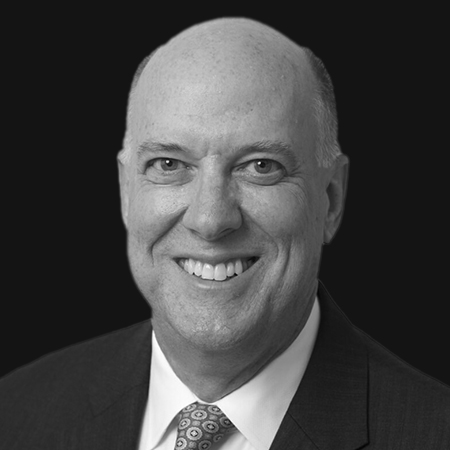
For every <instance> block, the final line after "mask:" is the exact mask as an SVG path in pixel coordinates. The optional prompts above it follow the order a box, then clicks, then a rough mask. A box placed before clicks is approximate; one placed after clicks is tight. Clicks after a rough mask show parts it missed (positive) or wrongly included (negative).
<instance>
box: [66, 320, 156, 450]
mask: <svg viewBox="0 0 450 450" xmlns="http://www.w3.org/2000/svg"><path fill="white" fill-rule="evenodd" d="M129 330H131V331H129ZM124 332H125V333H126V332H128V333H130V334H129V336H126V337H125V339H124V335H123V333H124ZM124 332H123V331H120V332H118V333H117V340H116V342H117V345H116V346H114V345H110V346H108V349H111V350H110V351H109V352H108V353H107V354H103V355H98V357H99V359H100V360H101V362H100V364H99V367H100V369H99V370H98V371H97V373H96V376H95V378H94V380H93V382H92V384H91V385H90V386H89V388H88V390H89V401H90V405H91V411H92V414H93V418H92V417H91V418H90V419H89V420H86V421H85V422H84V423H82V424H81V425H78V426H76V427H75V428H71V429H68V430H65V431H64V432H63V433H62V435H61V438H60V439H61V440H60V442H59V444H60V446H59V447H58V448H64V449H65V450H69V449H74V450H75V449H76V450H80V449H86V450H87V449H94V448H95V449H96V450H103V449H105V450H106V449H108V450H115V449H117V450H119V449H137V448H138V443H139V437H140V429H141V425H142V419H143V416H144V411H145V406H146V403H147V397H148V386H149V376H150V359H151V325H150V321H146V322H142V323H141V324H139V325H138V326H137V327H132V328H130V329H126V330H125V331H124Z"/></svg>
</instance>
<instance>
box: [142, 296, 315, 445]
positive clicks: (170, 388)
mask: <svg viewBox="0 0 450 450" xmlns="http://www.w3.org/2000/svg"><path fill="white" fill-rule="evenodd" d="M319 322H320V308H319V303H318V300H317V297H316V299H315V302H314V305H313V308H312V310H311V314H310V316H309V318H308V321H307V322H306V325H305V326H304V328H303V330H302V331H301V332H300V334H299V335H298V336H297V338H296V339H295V340H294V342H293V343H292V344H291V345H290V346H289V347H288V348H287V349H286V350H285V351H284V352H283V353H282V354H281V355H279V356H278V357H277V358H275V359H274V360H273V361H272V362H271V363H270V364H268V365H267V366H266V367H265V368H264V369H263V370H262V371H261V372H259V373H258V374H257V375H256V376H255V377H253V378H252V379H251V380H249V381H248V382H247V383H245V384H244V385H242V386H241V387H240V388H238V389H236V390H235V391H233V392H231V393H230V394H228V395H226V396H225V397H223V398H221V399H220V400H218V401H217V402H214V404H215V405H217V406H218V407H219V408H220V409H221V410H222V411H223V412H224V413H225V414H226V416H227V417H228V418H229V419H230V420H231V421H232V422H233V424H234V425H235V426H236V428H237V431H235V432H233V433H231V434H229V435H227V436H226V437H225V438H224V439H222V440H221V441H220V442H218V443H217V444H215V447H214V448H215V449H217V450H269V447H270V445H271V444H272V441H273V439H274V438H275V435H276V433H277V431H278V428H279V426H280V424H281V422H282V420H283V417H284V415H285V414H286V411H287V409H288V407H289V404H290V402H291V400H292V398H293V396H294V394H295V392H296V391H297V388H298V386H299V384H300V382H301V379H302V377H303V374H304V372H305V370H306V367H307V365H308V362H309V358H310V356H311V353H312V350H313V347H314V343H315V340H316V336H317V331H318V329H319ZM195 401H198V402H199V403H205V402H203V401H201V400H199V399H198V398H197V397H196V396H195V394H193V393H192V392H191V391H190V390H189V388H188V387H187V386H186V385H185V384H184V383H182V381H181V380H180V379H179V378H178V377H177V375H176V374H175V373H174V371H173V370H172V368H171V366H170V364H169V363H168V361H167V359H166V357H165V356H164V354H163V352H162V350H161V348H160V346H159V345H158V342H157V340H156V337H155V335H154V333H153V336H152V359H151V368H150V387H149V396H148V402H147V406H146V410H145V415H144V421H143V425H142V430H141V438H140V445H139V450H174V447H175V441H176V436H177V424H178V423H177V417H178V413H179V412H180V410H181V409H182V408H184V407H186V406H187V405H189V404H191V403H193V402H195Z"/></svg>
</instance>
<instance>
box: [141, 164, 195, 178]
mask: <svg viewBox="0 0 450 450" xmlns="http://www.w3.org/2000/svg"><path fill="white" fill-rule="evenodd" d="M190 169H191V167H190V166H188V165H187V164H185V163H184V162H182V161H180V160H179V159H174V158H155V159H152V160H150V161H148V162H147V163H146V164H145V169H144V174H145V176H146V178H147V179H148V180H149V181H151V182H152V183H156V184H180V183H185V182H187V181H188V180H189V178H190V177H191V175H192V174H191V172H192V171H191V170H190Z"/></svg>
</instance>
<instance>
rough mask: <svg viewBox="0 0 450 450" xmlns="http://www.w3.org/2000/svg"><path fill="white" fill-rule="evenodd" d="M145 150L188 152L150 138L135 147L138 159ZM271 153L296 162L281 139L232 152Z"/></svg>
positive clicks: (238, 148) (257, 143)
mask: <svg viewBox="0 0 450 450" xmlns="http://www.w3.org/2000/svg"><path fill="white" fill-rule="evenodd" d="M147 152H153V153H167V154H170V153H189V149H188V148H186V147H183V146H182V145H179V144H177V143H174V142H155V141H152V140H149V141H145V142H143V143H142V144H140V145H139V147H138V149H137V157H138V159H140V158H142V157H143V155H144V154H145V153H147ZM256 152H258V153H272V154H276V155H282V156H284V157H286V158H287V159H288V160H289V162H290V163H292V164H296V163H297V162H298V158H297V155H296V154H295V152H294V151H293V149H292V146H291V145H290V144H288V143H286V142H282V141H257V142H253V143H251V144H247V145H243V146H239V147H235V148H233V153H235V154H237V155H242V154H248V153H256Z"/></svg>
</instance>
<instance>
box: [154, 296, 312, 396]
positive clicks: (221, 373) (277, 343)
mask: <svg viewBox="0 0 450 450" xmlns="http://www.w3.org/2000/svg"><path fill="white" fill-rule="evenodd" d="M313 303H314V302H311V306H310V308H309V309H308V311H307V314H305V316H304V320H302V322H301V323H299V324H298V326H297V327H296V328H295V329H293V330H292V333H290V334H289V335H287V336H286V335H285V331H286V330H282V329H280V328H282V327H277V328H278V330H277V331H276V333H275V334H274V333H272V334H270V336H269V335H267V336H264V337H263V336H257V337H256V338H255V339H253V342H248V341H247V342H245V344H241V345H240V346H239V347H238V348H236V347H233V348H232V349H226V350H222V351H217V350H214V351H212V350H205V349H204V348H201V347H198V346H195V345H193V344H192V343H191V342H189V341H187V340H184V339H174V336H179V335H177V334H176V333H174V332H173V330H171V332H170V333H164V330H159V329H158V327H157V326H155V334H156V338H157V340H158V343H159V345H160V347H161V350H162V351H163V353H164V355H165V357H166V358H167V360H168V362H169V364H170V366H171V367H172V370H173V371H174V372H175V374H176V375H177V376H178V378H179V379H180V380H181V381H182V382H183V383H184V384H185V385H186V386H187V387H188V388H189V389H190V390H191V391H192V392H193V393H194V394H195V395H196V396H197V397H198V398H199V399H201V400H203V401H205V402H208V403H214V402H216V401H218V400H220V399H221V398H223V397H225V396H226V395H228V394H230V393H231V392H233V391H235V390H236V389H238V388H239V387H241V386H242V385H243V384H245V383H246V382H247V381H249V380H250V379H252V378H253V377H254V376H256V375H257V374H258V372H260V371H261V370H262V369H264V367H266V366H267V365H268V364H269V363H270V362H271V361H273V360H274V359H275V358H276V357H278V356H279V355H281V353H283V352H284V351H285V350H286V349H287V348H288V347H289V346H290V345H291V343H292V342H293V341H294V340H295V338H296V337H297V336H298V334H299V333H300V331H301V330H302V329H303V327H304V325H305V324H306V321H307V319H308V317H309V315H310V312H311V309H312V305H313ZM155 325H156V324H155ZM263 339H264V340H266V342H265V344H266V345H262V344H263V343H262V340H263ZM268 343H271V344H268ZM262 349H264V351H262Z"/></svg>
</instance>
